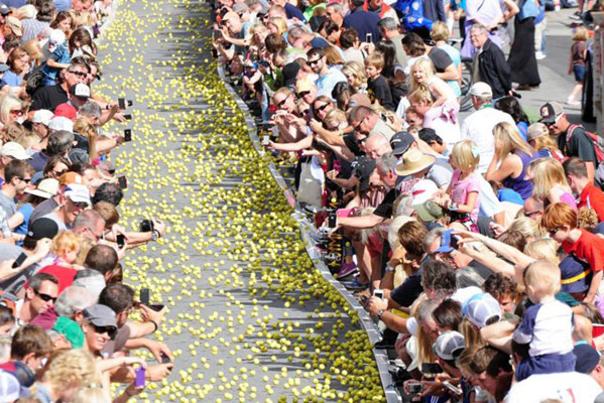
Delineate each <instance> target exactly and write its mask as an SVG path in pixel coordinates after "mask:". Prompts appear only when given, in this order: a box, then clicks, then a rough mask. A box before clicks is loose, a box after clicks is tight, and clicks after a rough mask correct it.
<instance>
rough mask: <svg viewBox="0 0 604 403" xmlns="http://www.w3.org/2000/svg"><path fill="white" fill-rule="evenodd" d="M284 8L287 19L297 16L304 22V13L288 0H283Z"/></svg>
mask: <svg viewBox="0 0 604 403" xmlns="http://www.w3.org/2000/svg"><path fill="white" fill-rule="evenodd" d="M284 8H285V15H286V16H287V19H288V20H290V19H292V18H297V19H299V20H300V21H302V22H306V18H305V17H304V14H303V13H302V11H300V9H299V8H298V7H296V6H294V5H293V4H291V3H290V2H285V7H284Z"/></svg>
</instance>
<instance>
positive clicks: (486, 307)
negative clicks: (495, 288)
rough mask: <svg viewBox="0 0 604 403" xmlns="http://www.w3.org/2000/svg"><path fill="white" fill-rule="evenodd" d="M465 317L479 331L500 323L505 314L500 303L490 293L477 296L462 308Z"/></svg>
mask: <svg viewBox="0 0 604 403" xmlns="http://www.w3.org/2000/svg"><path fill="white" fill-rule="evenodd" d="M462 313H463V315H464V316H465V317H466V318H468V320H469V321H470V322H472V324H474V326H476V327H477V328H479V329H482V328H483V327H485V326H487V325H490V324H492V323H495V322H499V320H501V317H502V315H503V313H502V312H501V306H500V305H499V302H498V301H497V300H496V299H495V298H493V296H492V295H491V294H489V293H486V292H485V293H482V294H476V295H474V296H473V297H472V298H470V299H469V300H468V301H467V302H466V303H465V304H464V305H463V307H462Z"/></svg>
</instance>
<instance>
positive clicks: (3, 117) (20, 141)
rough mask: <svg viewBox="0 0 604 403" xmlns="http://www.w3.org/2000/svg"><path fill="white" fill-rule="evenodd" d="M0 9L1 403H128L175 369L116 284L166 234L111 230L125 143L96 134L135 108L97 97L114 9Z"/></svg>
mask: <svg viewBox="0 0 604 403" xmlns="http://www.w3.org/2000/svg"><path fill="white" fill-rule="evenodd" d="M2 3H3V4H0V45H1V46H0V401H2V402H13V401H19V402H21V401H23V402H25V401H27V402H58V401H61V402H81V403H89V402H99V403H100V402H111V401H113V402H125V401H127V400H128V399H129V398H130V397H132V396H135V395H137V394H139V393H141V391H142V390H143V389H144V387H145V383H146V382H157V381H161V380H163V379H165V378H166V377H167V376H168V375H169V374H170V372H171V370H172V368H173V362H172V361H173V355H172V352H171V351H170V349H169V348H168V346H166V345H165V344H164V343H162V342H159V341H156V340H154V339H153V338H152V336H151V335H152V334H153V333H154V332H155V331H156V330H157V329H158V327H159V326H160V325H161V324H162V320H163V318H164V315H165V309H164V308H163V306H161V305H151V304H149V299H150V295H149V290H148V289H146V290H141V293H140V298H139V296H138V295H137V293H135V290H134V289H133V288H132V287H130V286H129V285H127V284H124V283H123V282H122V274H123V273H122V265H121V263H120V261H121V260H122V259H123V258H124V257H125V256H126V255H127V254H128V253H130V252H129V251H130V250H132V249H134V248H136V247H139V246H141V245H145V244H147V243H149V242H154V241H157V239H158V238H160V237H162V236H163V235H164V234H165V232H166V225H165V224H164V223H163V222H161V221H160V220H157V219H149V218H148V219H145V220H142V221H141V223H140V228H137V229H136V230H133V231H132V230H129V229H127V228H125V227H124V226H122V225H120V213H119V210H118V206H119V204H120V202H121V200H122V198H123V195H124V194H123V192H124V190H125V189H126V188H127V180H126V178H125V176H123V175H122V176H119V172H116V168H115V165H114V163H113V162H112V159H111V153H112V151H113V150H115V149H116V148H117V147H119V146H120V145H122V144H123V143H124V142H127V141H130V140H131V131H130V129H125V130H124V133H112V132H111V131H110V130H107V129H106V128H104V127H103V126H104V125H105V124H106V123H108V122H110V121H114V122H117V123H126V124H127V123H128V121H129V120H131V119H132V115H131V114H130V113H128V108H129V107H131V106H132V103H131V102H129V101H128V100H125V99H119V100H108V99H105V98H104V97H103V96H101V95H100V94H99V93H98V92H96V91H95V89H94V85H95V83H97V82H98V80H100V79H101V70H100V63H99V60H98V59H97V47H96V45H95V38H97V37H98V35H99V33H100V32H101V27H102V26H103V23H104V22H105V21H106V19H107V17H108V16H109V12H110V11H111V7H112V4H111V3H112V2H111V0H99V1H93V0H56V1H53V0H35V1H33V2H31V4H29V3H27V4H26V1H25V0H7V1H3V2H2ZM137 349H142V350H144V351H146V352H147V353H143V354H142V355H145V354H146V355H147V356H148V355H149V354H150V355H152V356H153V359H154V361H147V360H144V359H142V358H140V357H137V356H135V354H132V352H133V351H134V350H137ZM138 355H139V356H141V354H138ZM111 383H119V384H123V385H124V386H125V387H123V388H120V389H119V390H120V392H118V393H117V394H116V393H113V395H112V390H115V389H112V388H111Z"/></svg>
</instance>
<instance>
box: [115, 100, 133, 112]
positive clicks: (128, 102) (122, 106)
mask: <svg viewBox="0 0 604 403" xmlns="http://www.w3.org/2000/svg"><path fill="white" fill-rule="evenodd" d="M117 106H118V107H119V108H120V109H122V110H123V109H126V108H127V107H129V106H132V101H131V100H130V99H126V98H118V99H117Z"/></svg>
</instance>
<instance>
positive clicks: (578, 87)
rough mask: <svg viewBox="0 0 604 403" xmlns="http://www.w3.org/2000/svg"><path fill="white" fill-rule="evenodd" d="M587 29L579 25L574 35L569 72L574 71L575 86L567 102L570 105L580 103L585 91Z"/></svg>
mask: <svg viewBox="0 0 604 403" xmlns="http://www.w3.org/2000/svg"><path fill="white" fill-rule="evenodd" d="M586 41H587V29H586V28H585V27H577V28H576V30H575V34H574V35H573V42H574V43H573V44H572V46H571V47H570V57H569V60H570V61H569V63H568V74H569V75H570V74H571V73H574V75H575V81H576V83H577V84H575V87H574V88H573V90H572V91H571V93H570V95H569V96H568V99H567V100H566V103H567V104H569V105H580V104H581V101H579V99H581V92H582V91H583V78H584V77H585V55H586V52H587V43H586Z"/></svg>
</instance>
